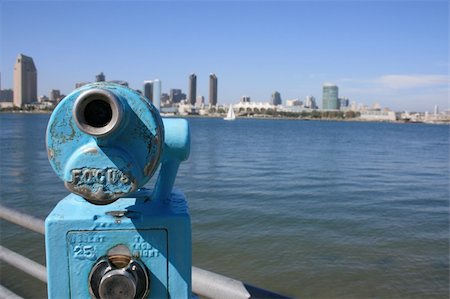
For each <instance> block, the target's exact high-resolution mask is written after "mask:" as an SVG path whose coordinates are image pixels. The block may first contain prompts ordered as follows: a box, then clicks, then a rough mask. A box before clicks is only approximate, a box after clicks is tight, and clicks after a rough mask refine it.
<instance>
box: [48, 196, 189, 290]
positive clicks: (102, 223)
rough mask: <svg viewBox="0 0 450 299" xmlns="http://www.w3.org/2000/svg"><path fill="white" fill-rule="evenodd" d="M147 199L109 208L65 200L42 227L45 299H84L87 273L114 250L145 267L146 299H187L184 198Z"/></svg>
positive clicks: (75, 198)
mask: <svg viewBox="0 0 450 299" xmlns="http://www.w3.org/2000/svg"><path fill="white" fill-rule="evenodd" d="M150 194H151V193H150V191H148V190H142V191H139V192H137V193H134V194H133V195H132V196H133V197H130V198H120V199H118V200H117V201H115V202H114V203H111V204H108V205H93V204H91V203H89V202H87V201H86V200H84V199H83V198H82V197H80V196H78V195H75V194H70V195H68V196H67V197H66V198H64V199H63V200H61V201H60V202H59V203H58V204H57V206H56V207H55V208H54V210H53V211H52V212H51V213H50V215H49V216H48V217H47V219H46V221H45V226H46V236H45V238H46V240H45V241H46V248H47V250H46V254H47V256H46V258H47V272H48V276H49V279H48V292H49V294H48V295H49V298H89V296H90V290H89V288H90V283H91V281H90V279H91V277H90V275H91V272H92V269H93V268H94V267H95V266H96V264H97V263H98V262H99V261H100V260H102V259H105V257H106V258H108V252H110V250H111V249H114V248H127V249H128V250H129V253H130V255H131V256H130V258H131V259H136V260H139V261H140V262H141V263H142V264H143V265H145V267H146V269H147V271H148V277H149V282H148V290H149V291H148V293H147V295H146V297H147V298H190V296H191V268H192V253H191V223H190V216H189V211H188V207H187V203H186V199H185V196H184V195H183V194H182V193H181V192H179V191H173V192H172V193H171V195H170V197H169V199H167V200H165V201H158V200H151V199H148V198H149V196H150ZM120 245H123V246H120ZM125 251H126V250H125ZM109 258H110V260H111V259H112V258H111V257H110V256H109ZM111 277H112V276H111ZM127 277H128V276H127ZM115 279H117V278H115ZM110 280H111V279H110ZM119 280H120V279H119ZM105 281H106V280H105ZM143 284H144V285H145V282H141V283H140V285H141V287H142V285H143ZM138 288H139V287H138ZM91 293H92V290H91Z"/></svg>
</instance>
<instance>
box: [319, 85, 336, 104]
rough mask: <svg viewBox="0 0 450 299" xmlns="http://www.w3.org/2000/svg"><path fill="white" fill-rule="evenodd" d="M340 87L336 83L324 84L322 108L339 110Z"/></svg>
mask: <svg viewBox="0 0 450 299" xmlns="http://www.w3.org/2000/svg"><path fill="white" fill-rule="evenodd" d="M338 93H339V89H338V87H337V86H336V85H334V84H330V83H325V84H324V85H323V97H322V109H323V110H337V109H339V101H338Z"/></svg>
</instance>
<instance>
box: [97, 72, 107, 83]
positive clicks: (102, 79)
mask: <svg viewBox="0 0 450 299" xmlns="http://www.w3.org/2000/svg"><path fill="white" fill-rule="evenodd" d="M95 82H105V74H103V72H101V73H100V74H98V75H97V76H95Z"/></svg>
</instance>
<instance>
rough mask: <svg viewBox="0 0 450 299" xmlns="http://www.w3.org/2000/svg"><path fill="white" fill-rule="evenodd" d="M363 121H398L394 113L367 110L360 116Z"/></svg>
mask: <svg viewBox="0 0 450 299" xmlns="http://www.w3.org/2000/svg"><path fill="white" fill-rule="evenodd" d="M359 119H361V120H367V121H396V120H397V118H396V115H395V112H394V111H381V110H366V111H363V112H361V115H360V116H359Z"/></svg>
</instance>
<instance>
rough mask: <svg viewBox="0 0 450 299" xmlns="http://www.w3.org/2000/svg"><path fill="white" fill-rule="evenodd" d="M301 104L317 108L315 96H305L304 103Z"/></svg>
mask: <svg viewBox="0 0 450 299" xmlns="http://www.w3.org/2000/svg"><path fill="white" fill-rule="evenodd" d="M303 106H304V107H305V108H309V109H317V104H316V98H315V97H313V96H306V98H305V104H304V105H303Z"/></svg>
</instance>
